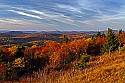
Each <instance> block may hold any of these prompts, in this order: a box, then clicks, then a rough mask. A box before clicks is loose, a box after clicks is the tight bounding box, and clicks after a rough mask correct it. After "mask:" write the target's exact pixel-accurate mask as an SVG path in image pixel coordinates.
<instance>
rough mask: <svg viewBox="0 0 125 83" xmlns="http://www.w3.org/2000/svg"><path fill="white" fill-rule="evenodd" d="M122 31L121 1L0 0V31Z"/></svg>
mask: <svg viewBox="0 0 125 83" xmlns="http://www.w3.org/2000/svg"><path fill="white" fill-rule="evenodd" d="M107 28H113V29H123V30H125V0H0V30H39V31H46V30H47V31H50V30H63V31H83V30H106V29H107Z"/></svg>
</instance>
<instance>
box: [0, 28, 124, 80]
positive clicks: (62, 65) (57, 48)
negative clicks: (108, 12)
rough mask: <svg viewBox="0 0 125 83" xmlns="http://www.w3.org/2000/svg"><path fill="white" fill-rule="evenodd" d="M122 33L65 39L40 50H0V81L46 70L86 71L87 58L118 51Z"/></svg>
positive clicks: (37, 48)
mask: <svg viewBox="0 0 125 83" xmlns="http://www.w3.org/2000/svg"><path fill="white" fill-rule="evenodd" d="M124 41H125V33H124V32H123V31H122V30H120V31H119V33H117V34H115V33H114V32H113V30H112V29H110V28H109V29H108V33H107V34H104V33H100V32H98V34H97V35H95V36H93V37H92V38H87V39H85V38H83V39H79V40H74V41H69V39H68V37H67V36H66V35H64V38H63V39H62V40H61V41H60V42H56V41H46V42H44V44H45V45H44V46H35V45H34V46H32V47H24V46H13V47H11V48H4V47H1V48H0V71H1V72H0V79H1V80H7V79H9V80H10V79H12V80H13V79H19V78H20V77H22V76H23V75H30V74H32V73H33V71H38V70H39V69H41V70H44V67H47V68H48V70H47V73H49V72H50V71H49V68H53V69H55V70H63V69H64V70H65V69H67V68H69V67H70V65H71V64H72V63H73V66H74V67H75V68H77V69H83V68H85V67H86V63H87V62H88V61H89V58H90V56H96V55H101V54H103V53H105V52H108V53H109V54H111V52H112V51H115V50H117V49H118V48H119V47H122V46H123V44H124Z"/></svg>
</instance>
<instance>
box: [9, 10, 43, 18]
mask: <svg viewBox="0 0 125 83" xmlns="http://www.w3.org/2000/svg"><path fill="white" fill-rule="evenodd" d="M7 11H10V12H14V13H17V14H20V15H23V16H27V17H32V18H37V19H42V18H41V17H39V16H36V15H32V14H28V13H24V12H21V11H15V10H7Z"/></svg>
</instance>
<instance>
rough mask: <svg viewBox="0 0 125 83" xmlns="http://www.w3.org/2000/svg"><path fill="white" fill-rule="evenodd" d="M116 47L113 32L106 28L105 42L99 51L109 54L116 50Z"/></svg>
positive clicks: (116, 41)
mask: <svg viewBox="0 0 125 83" xmlns="http://www.w3.org/2000/svg"><path fill="white" fill-rule="evenodd" d="M118 46H119V42H118V40H117V37H116V35H115V33H114V32H113V30H112V29H110V28H108V34H107V40H106V42H105V44H104V45H103V48H102V50H101V51H102V53H104V52H109V54H110V53H111V52H112V51H114V50H117V49H118Z"/></svg>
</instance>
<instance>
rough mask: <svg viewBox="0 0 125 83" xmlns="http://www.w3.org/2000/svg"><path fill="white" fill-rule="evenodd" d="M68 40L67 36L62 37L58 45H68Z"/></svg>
mask: <svg viewBox="0 0 125 83" xmlns="http://www.w3.org/2000/svg"><path fill="white" fill-rule="evenodd" d="M68 41H69V39H68V37H67V35H64V37H63V38H62V39H61V40H60V43H61V44H62V43H68Z"/></svg>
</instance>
